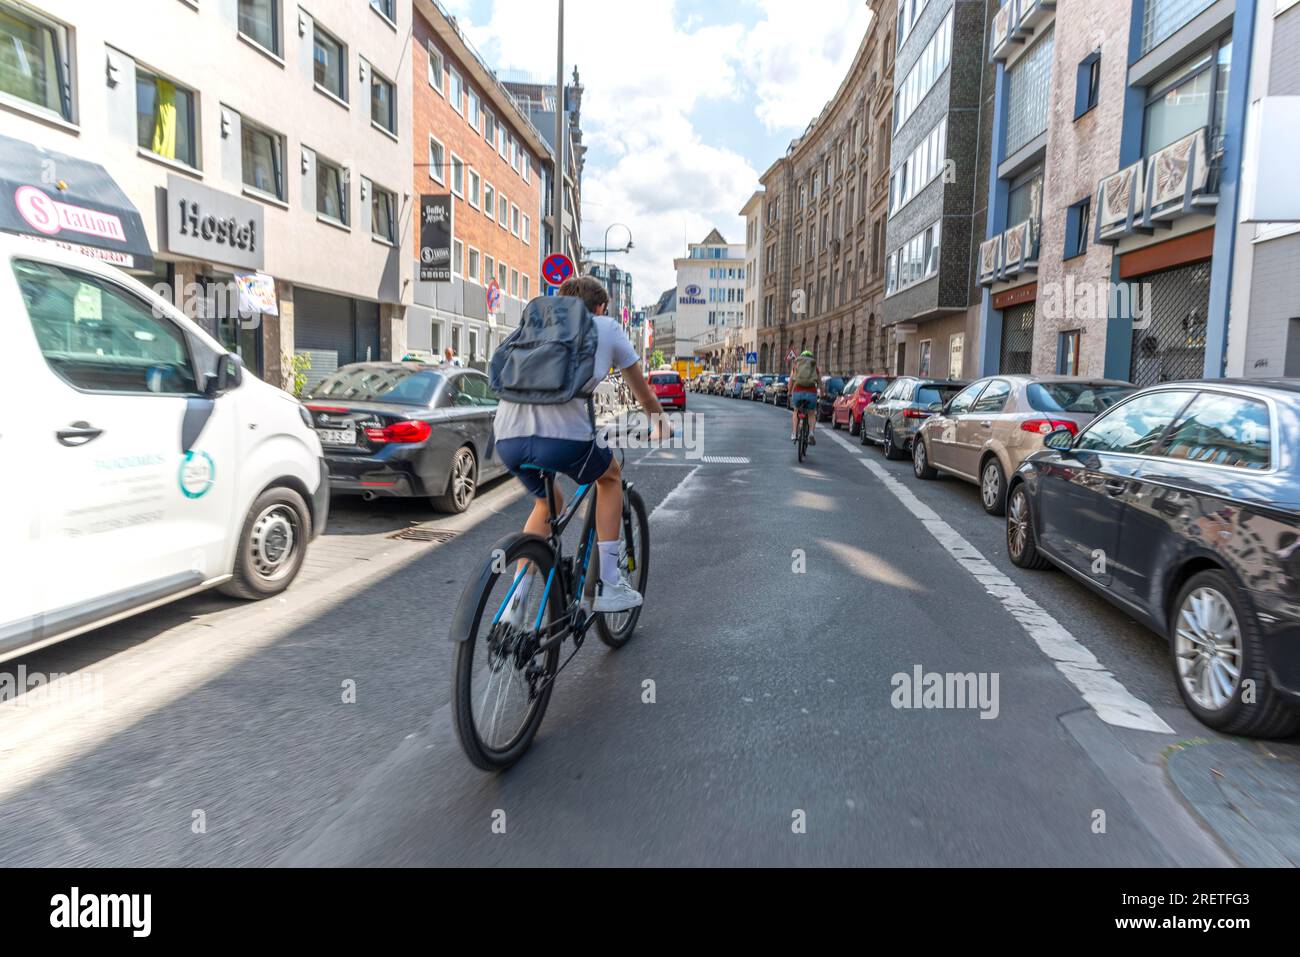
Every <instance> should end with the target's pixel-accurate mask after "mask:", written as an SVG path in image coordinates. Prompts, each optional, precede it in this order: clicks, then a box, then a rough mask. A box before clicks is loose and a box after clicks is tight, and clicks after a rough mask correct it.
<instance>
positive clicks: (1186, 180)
mask: <svg viewBox="0 0 1300 957" xmlns="http://www.w3.org/2000/svg"><path fill="white" fill-rule="evenodd" d="M1208 143H1209V130H1208V128H1206V127H1201V128H1200V129H1199V130H1196V131H1195V132H1194V133H1189V134H1188V135H1187V136H1184V137H1183V138H1182V139H1180V140H1177V141H1175V142H1173V143H1170V144H1169V145H1168V146H1166V147H1165V148H1164V149H1161V150H1158V151H1157V152H1155V153H1153V154H1152V155H1151V156H1149V157H1147V158H1146V159H1143V160H1139V161H1138V162H1136V163H1134V164H1133V165H1132V166H1128V167H1125V168H1124V169H1122V170H1120V171H1119V172H1117V173H1112V174H1111V175H1110V176H1107V177H1106V178H1105V179H1103V180H1102V181H1101V182H1100V183H1099V184H1098V185H1097V203H1096V209H1097V212H1096V216H1095V219H1096V226H1095V227H1094V235H1093V241H1094V242H1098V243H1111V244H1113V243H1116V242H1119V240H1120V238H1121V237H1123V236H1128V235H1132V234H1134V233H1152V232H1154V231H1155V229H1156V228H1157V227H1160V226H1165V227H1167V226H1169V225H1170V224H1171V223H1172V222H1173V221H1174V220H1176V219H1181V218H1182V217H1184V216H1188V215H1191V214H1192V213H1198V212H1204V211H1205V210H1206V209H1207V208H1212V207H1214V206H1215V205H1216V204H1217V203H1218V202H1219V197H1218V183H1217V178H1218V177H1217V176H1216V175H1215V172H1216V171H1215V169H1214V162H1213V161H1212V160H1211V158H1210V157H1209V156H1208V149H1207V144H1208Z"/></svg>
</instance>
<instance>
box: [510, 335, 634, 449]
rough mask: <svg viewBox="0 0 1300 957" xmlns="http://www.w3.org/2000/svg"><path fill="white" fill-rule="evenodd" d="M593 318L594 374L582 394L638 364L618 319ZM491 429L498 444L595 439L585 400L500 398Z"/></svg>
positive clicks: (587, 440) (586, 440)
mask: <svg viewBox="0 0 1300 957" xmlns="http://www.w3.org/2000/svg"><path fill="white" fill-rule="evenodd" d="M592 318H593V319H595V321H596V375H595V377H594V378H593V379H592V380H591V381H590V382H588V383H587V384H586V386H585V387H584V388H583V389H582V391H583V392H590V391H591V390H593V389H595V388H596V385H597V384H598V383H599V382H600V381H601V380H602V379H604V378H605V376H606V375H607V374H608V373H609V370H610V369H611V368H617V369H626V368H628V367H629V366H634V365H636V363H637V357H636V350H635V349H633V348H632V343H630V342H628V339H627V334H626V333H624V332H623V326H622V325H621V324H620V323H619V322H618V320H616V319H614V318H613V317H611V316H593V317H592ZM493 428H494V429H495V431H496V437H497V440H498V441H500V440H501V439H517V438H524V437H527V436H533V435H536V436H541V437H543V438H548V439H571V440H573V441H575V442H589V441H591V439H592V438H594V437H595V433H593V432H592V430H591V415H590V413H589V412H588V411H587V400H586V399H573V400H572V401H570V402H565V403H563V404H561V405H525V404H524V403H522V402H507V401H506V400H504V399H502V400H501V403H500V405H498V406H497V414H496V420H495V423H494V425H493Z"/></svg>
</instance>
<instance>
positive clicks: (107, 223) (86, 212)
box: [14, 186, 126, 243]
mask: <svg viewBox="0 0 1300 957" xmlns="http://www.w3.org/2000/svg"><path fill="white" fill-rule="evenodd" d="M14 206H16V207H17V208H18V215H19V216H21V217H22V218H23V219H25V220H26V221H27V224H28V225H29V226H31V227H32V229H35V230H37V231H38V232H42V233H45V234H46V235H47V236H54V235H56V234H57V233H59V232H62V231H63V230H65V229H66V230H68V231H70V232H74V233H85V234H86V235H87V236H98V237H99V238H100V239H113V240H116V241H117V242H120V243H124V242H126V232H125V231H124V230H123V229H122V220H120V219H118V218H117V217H116V216H114V215H113V214H112V213H102V212H100V211H99V210H97V209H87V208H86V207H84V206H73V205H72V204H71V203H60V202H59V201H58V200H56V199H53V198H51V197H50V196H49V195H48V194H46V193H44V192H42V191H41V190H39V189H37V188H36V187H35V186H19V187H18V189H17V190H15V191H14Z"/></svg>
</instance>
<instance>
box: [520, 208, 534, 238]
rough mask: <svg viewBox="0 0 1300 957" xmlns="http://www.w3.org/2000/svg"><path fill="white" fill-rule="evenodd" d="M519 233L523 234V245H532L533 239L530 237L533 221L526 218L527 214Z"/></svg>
mask: <svg viewBox="0 0 1300 957" xmlns="http://www.w3.org/2000/svg"><path fill="white" fill-rule="evenodd" d="M521 232H522V234H523V240H524V245H525V246H531V245H532V244H533V237H532V232H533V221H532V220H531V219H530V218H529V217H528V215H527V214H525V215H524V227H523V229H522V230H521Z"/></svg>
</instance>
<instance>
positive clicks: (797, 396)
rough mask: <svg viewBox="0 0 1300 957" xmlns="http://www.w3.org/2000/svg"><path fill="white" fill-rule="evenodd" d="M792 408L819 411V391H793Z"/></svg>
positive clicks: (791, 394) (791, 397)
mask: <svg viewBox="0 0 1300 957" xmlns="http://www.w3.org/2000/svg"><path fill="white" fill-rule="evenodd" d="M790 408H792V409H807V410H808V411H809V412H816V411H817V393H816V392H803V391H799V392H791V393H790Z"/></svg>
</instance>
